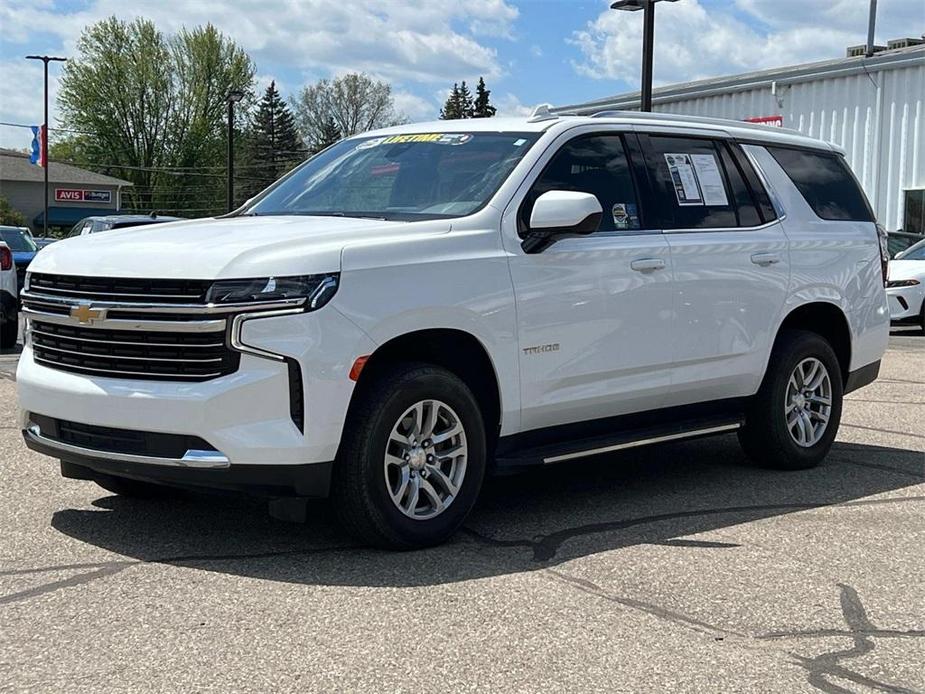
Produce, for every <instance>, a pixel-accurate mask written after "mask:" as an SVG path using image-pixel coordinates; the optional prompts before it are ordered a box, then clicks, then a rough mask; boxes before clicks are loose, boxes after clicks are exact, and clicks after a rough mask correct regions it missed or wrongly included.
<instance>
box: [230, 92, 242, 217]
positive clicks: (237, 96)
mask: <svg viewBox="0 0 925 694" xmlns="http://www.w3.org/2000/svg"><path fill="white" fill-rule="evenodd" d="M243 98H244V93H243V92H240V91H238V90H235V91H233V92H231V93H230V94H228V198H227V204H226V207H227V208H228V209H227V210H226V212H231V211H232V210H233V209H234V105H235V104H236V103H238V102H239V101H240V100H241V99H243Z"/></svg>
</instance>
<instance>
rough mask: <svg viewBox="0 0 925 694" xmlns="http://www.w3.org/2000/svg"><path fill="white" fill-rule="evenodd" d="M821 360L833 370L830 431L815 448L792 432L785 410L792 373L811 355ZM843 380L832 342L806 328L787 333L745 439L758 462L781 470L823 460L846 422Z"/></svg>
mask: <svg viewBox="0 0 925 694" xmlns="http://www.w3.org/2000/svg"><path fill="white" fill-rule="evenodd" d="M813 357H814V358H816V359H818V360H819V361H820V362H821V363H822V365H823V366H824V367H825V369H826V371H828V375H829V380H830V383H831V409H830V411H829V419H828V423H827V424H826V428H825V430H824V431H823V432H822V435H821V437H820V439H819V440H818V441H817V442H816V443H815V444H814V445H812V446H807V447H804V446H801V445H799V444H798V443H797V442H796V441H795V440H794V437H793V436H791V434H790V431H789V429H788V427H787V418H786V415H785V414H784V403H785V399H786V397H787V391H788V383H789V381H790V376H791V374H792V373H793V372H794V369H796V367H797V365H798V364H800V363H801V362H803V361H804V360H805V359H808V358H813ZM843 388H844V386H843V384H842V375H841V367H840V365H839V363H838V358H837V357H836V356H835V352H834V351H833V350H832V347H831V345H830V344H829V343H828V341H826V340H825V339H824V338H823V337H821V336H820V335H818V334H816V333H813V332H809V331H805V330H787V331H785V332H783V333H781V334H780V335H779V336H778V338H777V342H776V343H775V345H774V349H773V350H772V352H771V359H770V361H769V363H768V369H767V372H766V373H765V376H764V380H763V381H762V384H761V388H760V389H759V390H758V393H757V394H756V395H755V397H754V398H752V400H751V402H750V403H749V407H748V409H747V411H746V417H745V426H744V427H742V429H740V430H739V442H740V443H741V444H742V448H743V449H744V450H745V453H746V455H748V457H749V458H750V459H751V460H752V461H753V462H755V463H756V464H758V465H761V466H762V467H769V468H774V469H778V470H805V469H807V468H812V467H815V466H816V465H818V464H819V463H820V462H822V460H823V458H825V456H826V454H828V452H829V449H830V448H831V447H832V443H833V442H834V441H835V436H836V434H837V433H838V424H839V422H840V421H841V411H842V395H843Z"/></svg>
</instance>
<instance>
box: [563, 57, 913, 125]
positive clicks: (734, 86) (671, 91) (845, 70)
mask: <svg viewBox="0 0 925 694" xmlns="http://www.w3.org/2000/svg"><path fill="white" fill-rule="evenodd" d="M913 65H925V45H923V46H910V47H908V48H898V49H894V50H892V51H882V52H880V53H875V54H874V55H873V56H872V57H870V58H866V57H864V56H859V57H854V58H835V59H833V60H820V61H817V62H814V63H804V64H802V65H790V66H785V67H777V68H771V69H768V70H758V71H755V72H746V73H743V74H740V75H726V76H723V77H711V78H709V79H703V80H696V81H694V82H680V83H678V84H672V85H668V86H666V87H659V88H658V89H655V90H653V93H652V102H653V104H658V103H660V102H661V103H667V102H670V101H677V100H680V99H686V98H692V97H703V96H710V95H712V94H715V93H724V94H728V93H730V92H739V91H748V90H750V89H759V88H762V87H767V86H770V84H771V83H772V82H777V83H778V84H779V85H781V86H783V85H788V84H797V83H799V82H808V81H811V80H813V79H816V78H818V77H820V76H826V77H847V76H850V75H855V74H858V73H864V72H871V71H879V70H894V69H898V68H903V67H909V66H913ZM639 98H640V94H639V92H638V91H634V92H625V93H623V94H616V95H614V96H610V97H605V98H602V99H595V100H593V101H586V102H583V103H579V104H569V105H564V106H557V107H555V108H553V109H552V111H553V112H554V113H563V112H573V113H577V114H588V113H594V112H595V111H600V110H605V109H625V108H636V107H638V105H639V103H638V102H639Z"/></svg>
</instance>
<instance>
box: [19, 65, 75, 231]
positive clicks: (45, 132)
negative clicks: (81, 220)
mask: <svg viewBox="0 0 925 694" xmlns="http://www.w3.org/2000/svg"><path fill="white" fill-rule="evenodd" d="M26 60H41V61H42V62H43V63H44V64H45V121H44V123H43V125H42V135H43V138H42V139H43V142H42V147H43V148H44V150H45V151H44V152H42V154H43V155H44V159H45V166H44V167H42V168H43V169H45V216H44V217H43V218H42V223H43V224H44V229H43V230H42V235H43V236H44V237H46V238H47V237H48V63H51V62H55V63H63V62H65V61H66V60H67V58H58V57H56V56H53V55H27V56H26Z"/></svg>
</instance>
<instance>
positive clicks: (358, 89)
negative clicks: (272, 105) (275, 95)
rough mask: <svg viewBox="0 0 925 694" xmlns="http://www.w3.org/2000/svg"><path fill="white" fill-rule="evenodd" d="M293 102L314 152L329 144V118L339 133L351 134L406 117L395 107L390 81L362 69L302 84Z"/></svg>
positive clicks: (299, 123)
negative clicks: (307, 84)
mask: <svg viewBox="0 0 925 694" xmlns="http://www.w3.org/2000/svg"><path fill="white" fill-rule="evenodd" d="M292 106H293V110H294V111H295V118H296V124H297V125H298V127H299V131H300V132H301V133H302V137H303V138H304V139H305V142H306V144H307V145H308V147H309V149H310V150H311V151H313V152H317V151H319V150H320V149H323V148H324V146H326V145H325V144H324V143H326V142H327V143H328V144H330V139H331V137H332V136H333V132H334V130H333V129H332V128H331V127H330V124H331V122H333V124H334V126H336V128H337V133H338V134H339V136H340V137H350V136H351V135H356V134H357V133H362V132H366V131H367V130H372V129H374V128H384V127H387V126H390V125H398V124H400V123H404V122H405V120H406V119H405V117H404V116H402V115H401V114H399V113H398V112H397V111H396V110H395V103H394V101H393V99H392V87H391V85H389V84H388V83H387V82H379V81H377V80H374V79H373V78H371V77H370V76H369V75H365V74H362V73H360V74H358V73H351V74H347V75H344V76H343V77H338V78H337V79H333V80H326V79H324V80H319V81H318V82H315V83H314V84H312V85H309V86H307V87H305V88H303V89H302V91H301V92H299V94H298V95H297V96H296V97H295V98H294V99H293V101H292Z"/></svg>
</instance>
